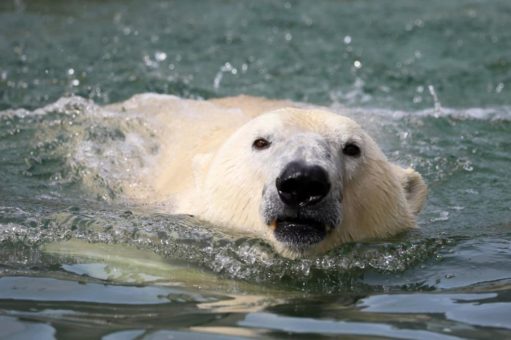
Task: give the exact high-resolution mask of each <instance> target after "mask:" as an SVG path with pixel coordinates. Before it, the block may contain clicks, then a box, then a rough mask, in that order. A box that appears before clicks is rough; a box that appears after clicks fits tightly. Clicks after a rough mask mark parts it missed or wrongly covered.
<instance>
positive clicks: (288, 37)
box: [284, 32, 293, 41]
mask: <svg viewBox="0 0 511 340" xmlns="http://www.w3.org/2000/svg"><path fill="white" fill-rule="evenodd" d="M284 39H286V41H291V40H292V39H293V36H292V35H291V33H289V32H288V33H286V35H284Z"/></svg>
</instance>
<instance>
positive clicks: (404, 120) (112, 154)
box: [0, 0, 511, 339]
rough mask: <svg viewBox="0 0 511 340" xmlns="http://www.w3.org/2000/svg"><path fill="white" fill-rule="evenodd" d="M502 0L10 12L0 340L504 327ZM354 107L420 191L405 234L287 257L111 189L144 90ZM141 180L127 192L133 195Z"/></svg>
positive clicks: (509, 227) (134, 165)
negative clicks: (119, 110)
mask: <svg viewBox="0 0 511 340" xmlns="http://www.w3.org/2000/svg"><path fill="white" fill-rule="evenodd" d="M510 14H511V4H509V2H508V1H505V0H502V1H498V0H495V1H492V2H484V3H483V2H479V1H470V0H469V1H449V2H446V1H429V2H428V3H427V4H426V3H424V2H419V1H383V2H382V1H379V2H378V3H376V2H373V1H357V2H350V1H342V2H339V1H322V2H310V1H292V2H270V1H259V2H257V3H255V2H249V1H239V2H232V1H215V2H213V1H211V2H190V1H172V2H164V1H153V2H150V3H142V2H136V1H108V2H96V3H83V2H79V1H3V2H2V3H0V28H1V29H0V51H1V56H2V57H1V63H0V110H2V112H1V113H0V178H2V181H1V182H0V243H1V246H0V337H10V338H38V339H39V338H53V337H58V338H71V337H72V338H91V337H92V338H100V337H104V338H105V339H126V338H128V339H131V338H149V339H151V338H155V339H159V338H168V337H176V338H197V337H200V336H202V337H208V338H215V337H219V338H229V337H233V338H244V337H254V336H260V337H266V338H284V337H288V338H299V337H303V338H310V337H311V336H341V335H346V336H347V335H349V336H351V337H357V336H361V337H364V338H367V337H389V338H407V339H408V338H428V339H429V338H442V339H443V338H447V339H450V338H481V339H483V338H495V337H499V338H502V337H509V336H510V331H511V326H510V325H511V317H510V316H509V315H511V264H510V261H509V258H510V254H511V208H510V198H511V189H510V188H511V179H510V176H509V175H508V168H509V164H510V161H511V152H510V150H511V142H510V139H509V136H510V135H511V83H510V79H511V55H509V51H510V50H511V33H510V31H509V29H508V23H509V15H510ZM148 91H150V92H158V93H169V94H174V95H179V96H183V97H187V98H212V97H221V96H226V95H234V94H238V93H246V94H251V95H261V96H266V97H273V98H289V99H292V100H295V101H301V102H309V103H315V104H320V105H325V106H329V107H330V108H331V109H332V110H334V111H335V110H339V108H340V106H341V105H344V106H347V107H348V108H349V115H350V116H352V117H353V118H354V119H355V120H358V121H359V122H361V123H362V124H363V125H364V126H366V127H367V129H368V130H369V131H370V132H371V134H372V135H373V136H374V137H375V138H376V140H377V141H378V142H379V143H380V145H381V146H382V148H383V150H384V151H385V153H386V154H387V155H388V156H389V158H390V159H392V160H393V161H396V162H398V163H400V164H403V165H412V166H414V167H415V168H416V169H417V170H418V171H420V172H421V173H422V174H423V176H424V178H425V180H426V181H427V182H428V185H429V188H430V196H429V199H428V205H427V207H426V209H425V211H424V212H423V213H422V214H421V215H420V218H419V225H420V227H421V228H420V230H419V231H416V232H413V233H409V234H407V235H402V236H400V237H397V238H395V239H393V240H385V241H382V242H379V243H372V244H349V245H345V246H343V247H340V248H339V249H336V250H334V251H332V252H330V253H328V254H325V255H323V256H320V257H318V258H312V259H302V260H293V261H291V260H287V259H284V258H281V257H280V256H278V255H276V254H275V253H274V252H273V251H272V249H271V247H270V246H269V245H267V244H265V243H264V242H263V241H261V240H258V239H254V238H251V237H246V236H245V235H230V234H226V233H223V232H221V231H220V230H217V229H215V228H214V227H213V226H209V225H205V224H204V223H203V222H201V221H197V220H195V219H194V218H192V217H189V216H170V215H167V214H165V213H162V212H161V211H160V210H159V209H158V208H157V207H154V208H148V207H142V206H134V205H133V204H130V203H128V202H126V201H125V200H124V199H123V186H122V183H126V182H127V181H128V182H129V181H130V180H132V179H133V178H134V177H133V174H141V173H144V171H147V169H148V168H150V166H151V164H152V163H151V162H152V161H153V160H154V159H155V157H156V156H157V154H158V152H159V145H158V140H157V138H156V137H157V136H155V133H154V130H153V129H152V126H151V124H150V120H148V119H147V117H143V116H135V115H132V116H130V115H122V114H111V113H109V112H107V111H105V110H103V109H102V108H101V105H103V104H106V103H111V102H115V101H119V100H123V99H126V98H128V97H129V96H131V95H133V94H136V93H140V92H148ZM134 184H136V183H134Z"/></svg>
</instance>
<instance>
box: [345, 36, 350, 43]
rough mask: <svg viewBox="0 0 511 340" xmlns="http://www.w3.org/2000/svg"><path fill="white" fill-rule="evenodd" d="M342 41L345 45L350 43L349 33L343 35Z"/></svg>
mask: <svg viewBox="0 0 511 340" xmlns="http://www.w3.org/2000/svg"><path fill="white" fill-rule="evenodd" d="M344 43H345V44H346V45H349V44H351V36H349V35H347V36H345V37H344Z"/></svg>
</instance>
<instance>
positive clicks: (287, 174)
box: [275, 161, 331, 207]
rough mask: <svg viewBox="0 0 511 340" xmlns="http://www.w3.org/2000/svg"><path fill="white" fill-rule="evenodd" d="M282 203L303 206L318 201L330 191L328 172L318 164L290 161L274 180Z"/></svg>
mask: <svg viewBox="0 0 511 340" xmlns="http://www.w3.org/2000/svg"><path fill="white" fill-rule="evenodd" d="M275 185H276V187H277V192H278V194H279V197H280V199H281V200H282V202H284V204H286V205H287V206H290V207H303V206H308V205H313V204H315V203H318V202H320V201H321V200H322V199H323V198H324V197H325V196H326V195H327V194H328V193H329V191H330V186H331V185H330V180H329V179H328V173H327V172H326V170H325V169H323V168H322V167H321V166H319V165H307V164H305V163H303V162H297V161H294V162H290V163H289V164H287V166H286V167H285V168H284V170H283V171H282V173H281V174H280V175H279V176H278V177H277V179H276V181H275Z"/></svg>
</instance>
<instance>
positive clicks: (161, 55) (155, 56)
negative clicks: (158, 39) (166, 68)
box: [154, 51, 167, 61]
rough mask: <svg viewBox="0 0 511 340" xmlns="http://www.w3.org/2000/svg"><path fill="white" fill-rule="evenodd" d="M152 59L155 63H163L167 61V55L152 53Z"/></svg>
mask: <svg viewBox="0 0 511 340" xmlns="http://www.w3.org/2000/svg"><path fill="white" fill-rule="evenodd" d="M154 59H156V60H157V61H164V60H165V59H167V53H165V52H161V51H156V52H155V53H154Z"/></svg>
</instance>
